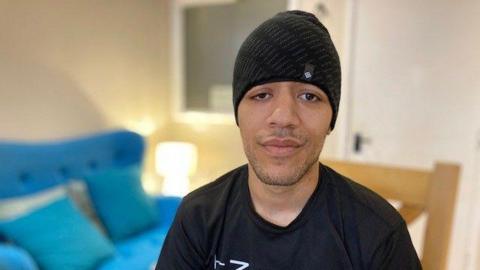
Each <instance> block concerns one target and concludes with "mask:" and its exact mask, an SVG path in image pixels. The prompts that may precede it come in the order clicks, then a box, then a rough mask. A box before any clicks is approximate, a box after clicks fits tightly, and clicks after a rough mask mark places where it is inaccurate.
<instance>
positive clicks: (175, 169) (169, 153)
mask: <svg viewBox="0 0 480 270" xmlns="http://www.w3.org/2000/svg"><path fill="white" fill-rule="evenodd" d="M196 167H197V147H196V146H195V145H194V144H192V143H187V142H161V143H159V144H158V145H157V147H156V149H155V169H156V171H157V173H158V174H159V175H161V176H163V177H164V180H163V187H162V193H163V194H165V195H173V196H185V195H186V194H187V193H188V191H189V182H190V180H189V178H188V177H189V176H191V175H193V174H194V173H195V170H196Z"/></svg>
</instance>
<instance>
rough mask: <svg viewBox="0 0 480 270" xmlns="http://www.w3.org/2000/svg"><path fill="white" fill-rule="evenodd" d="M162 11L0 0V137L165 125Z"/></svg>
mask: <svg viewBox="0 0 480 270" xmlns="http://www.w3.org/2000/svg"><path fill="white" fill-rule="evenodd" d="M166 4H167V1H134V0H131V1H90V0H88V1H65V0H45V1H6V0H0V56H1V58H0V59H1V60H0V71H1V72H0V109H1V113H0V137H1V138H16V139H27V140H29V139H48V138H57V137H64V136H70V135H76V134H81V133H88V132H92V131H97V130H99V129H105V128H110V127H116V126H132V125H134V124H135V123H137V122H138V121H141V120H142V119H144V118H148V119H150V120H149V121H151V122H152V123H154V125H155V126H159V127H161V126H162V125H164V124H165V123H166V121H167V119H168V115H167V112H168V111H169V110H168V102H167V101H168V100H169V98H168V72H167V71H168V46H169V42H168V30H169V26H168V21H169V20H168V10H167V7H166Z"/></svg>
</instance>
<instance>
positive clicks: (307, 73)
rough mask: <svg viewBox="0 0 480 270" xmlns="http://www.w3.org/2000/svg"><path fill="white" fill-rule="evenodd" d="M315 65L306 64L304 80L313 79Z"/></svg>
mask: <svg viewBox="0 0 480 270" xmlns="http://www.w3.org/2000/svg"><path fill="white" fill-rule="evenodd" d="M314 70H315V66H314V65H312V64H305V69H304V70H303V76H302V80H305V81H311V80H312V77H313V71H314Z"/></svg>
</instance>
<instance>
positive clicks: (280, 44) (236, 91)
mask: <svg viewBox="0 0 480 270" xmlns="http://www.w3.org/2000/svg"><path fill="white" fill-rule="evenodd" d="M278 81H298V82H304V83H310V84H313V85H316V86H318V87H319V88H320V89H322V90H323V91H324V92H325V93H326V94H327V96H328V99H329V101H330V104H331V106H332V111H333V116H332V121H331V123H330V127H331V129H333V128H334V126H335V121H336V118H337V115H338V106H339V103H340V88H341V71H340V60H339V57H338V53H337V50H336V49H335V46H334V45H333V42H332V40H331V38H330V34H329V33H328V30H327V29H326V28H325V26H323V25H322V24H321V23H320V21H319V20H318V19H317V18H316V17H315V16H314V15H313V14H310V13H308V12H304V11H298V10H295V11H286V12H281V13H278V14H277V15H275V16H274V17H272V18H270V19H268V20H267V21H265V22H264V23H262V24H261V25H260V26H258V27H257V28H256V29H255V30H254V31H253V32H252V33H251V34H250V35H249V36H248V37H247V38H246V40H245V41H244V42H243V44H242V46H241V47H240V50H239V52H238V55H237V59H236V61H235V67H234V72H233V105H234V110H235V119H236V121H237V124H238V115H237V113H238V105H239V104H240V101H241V100H242V98H243V96H244V95H245V93H246V92H247V91H248V90H250V89H251V88H252V87H254V86H256V85H259V84H263V83H267V82H278Z"/></svg>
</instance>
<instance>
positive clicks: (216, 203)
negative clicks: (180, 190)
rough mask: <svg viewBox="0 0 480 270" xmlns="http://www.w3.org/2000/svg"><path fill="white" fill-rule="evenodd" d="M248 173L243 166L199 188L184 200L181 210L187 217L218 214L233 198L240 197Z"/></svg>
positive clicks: (245, 166)
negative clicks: (242, 183)
mask: <svg viewBox="0 0 480 270" xmlns="http://www.w3.org/2000/svg"><path fill="white" fill-rule="evenodd" d="M247 172H248V170H247V165H242V166H240V167H238V168H236V169H233V170H231V171H229V172H227V173H225V174H224V175H222V176H220V177H218V178H217V179H215V180H214V181H212V182H210V183H208V184H206V185H204V186H201V187H199V188H198V189H196V190H194V191H192V192H191V193H189V194H188V195H186V196H185V197H184V198H183V200H182V203H181V205H180V210H181V211H182V212H183V213H184V214H185V215H191V214H194V215H198V214H200V215H202V214H206V213H211V214H214V213H218V212H219V211H221V210H222V208H224V207H225V206H226V204H227V203H228V202H229V201H230V200H231V199H232V197H234V196H238V193H239V191H240V190H239V189H240V187H241V183H240V182H241V181H242V180H243V178H245V177H246V173H247Z"/></svg>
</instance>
